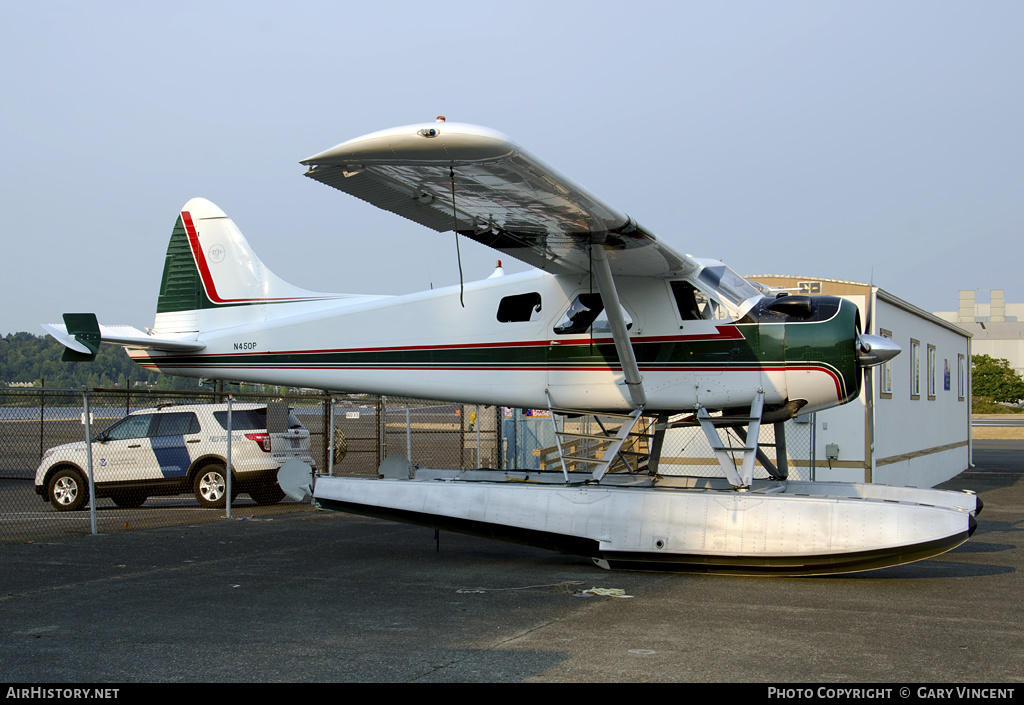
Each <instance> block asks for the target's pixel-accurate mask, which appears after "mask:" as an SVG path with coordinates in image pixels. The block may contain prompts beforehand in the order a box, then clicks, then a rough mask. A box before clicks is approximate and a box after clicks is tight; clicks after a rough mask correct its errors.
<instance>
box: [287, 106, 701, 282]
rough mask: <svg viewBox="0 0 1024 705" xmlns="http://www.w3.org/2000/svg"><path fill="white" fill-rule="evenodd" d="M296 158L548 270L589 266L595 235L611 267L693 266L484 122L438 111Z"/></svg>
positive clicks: (412, 214) (678, 270) (623, 271)
mask: <svg viewBox="0 0 1024 705" xmlns="http://www.w3.org/2000/svg"><path fill="white" fill-rule="evenodd" d="M301 163H302V164H304V165H306V166H308V167H309V171H307V172H306V176H308V177H310V178H312V179H315V180H316V181H319V182H321V183H324V184H327V185H328V186H332V187H334V188H336V189H338V190H340V191H344V192H346V193H349V194H351V195H353V196H356V197H358V198H361V199H363V200H364V201H367V202H369V203H372V204H373V205H375V206H377V207H379V208H382V209H384V210H388V211H391V212H393V213H397V214H398V215H401V216H403V217H405V218H408V219H410V220H413V221H415V222H417V223H420V224H421V225H425V226H427V227H428V228H432V229H433V230H436V231H438V232H443V231H446V230H453V229H454V230H457V231H458V232H459V233H460V234H461V235H464V236H466V237H469V238H471V239H473V240H476V241H477V242H479V243H481V244H484V245H487V246H488V247H492V248H494V249H496V250H499V251H500V252H503V253H504V254H506V255H508V256H509V257H514V258H516V259H519V260H522V261H523V262H526V263H527V264H530V265H532V266H534V267H537V268H538V269H543V270H545V271H548V272H551V273H552V274H583V273H587V272H589V271H592V267H591V259H592V257H593V253H592V250H591V245H594V244H603V245H604V250H605V251H606V253H607V257H608V261H609V265H610V267H611V272H612V274H615V275H625V276H654V277H663V276H668V275H672V274H682V273H687V272H689V271H692V270H693V269H695V268H696V267H697V266H698V265H696V263H695V262H694V261H693V259H692V258H691V257H690V256H689V255H683V254H679V253H677V252H675V251H673V250H672V249H671V248H669V247H666V246H665V245H664V244H662V243H661V242H659V241H658V240H657V239H656V238H655V237H654V235H652V234H651V233H649V232H647V231H646V230H644V229H643V228H642V227H640V226H639V225H638V224H637V223H636V222H634V221H633V220H632V219H631V218H629V217H628V216H626V215H625V214H623V213H621V212H619V211H617V210H616V209H614V208H612V207H610V206H608V205H606V204H605V203H603V202H601V201H600V200H598V199H597V198H595V197H594V196H592V195H590V194H589V193H588V192H587V191H586V190H585V189H583V188H582V187H580V186H579V185H577V184H575V183H573V182H572V181H570V180H569V179H567V178H565V177H564V176H562V175H561V174H559V173H558V172H556V171H554V170H553V169H551V168H550V167H548V166H547V165H545V164H544V163H543V162H541V161H540V160H538V159H536V158H535V157H533V156H532V155H530V154H529V153H527V152H526V151H525V150H523V149H522V148H521V147H519V146H518V145H517V144H515V143H514V142H512V141H511V140H510V139H509V138H508V137H507V136H505V135H503V134H501V133H500V132H496V131H494V130H491V129H488V128H485V127H479V126H477V125H468V124H460V123H449V122H444V121H442V120H440V119H439V120H438V122H434V123H426V124H420V125H408V126H405V127H396V128H392V129H389V130H382V131H380V132H374V133H371V134H369V135H365V136H363V137H358V138H356V139H353V140H349V141H347V142H343V143H341V144H339V145H337V146H335V147H332V148H331V149H328V150H327V151H325V152H321V153H320V154H317V155H315V156H312V157H309V158H308V159H304V160H302V162H301ZM453 196H454V199H453ZM453 200H454V203H453Z"/></svg>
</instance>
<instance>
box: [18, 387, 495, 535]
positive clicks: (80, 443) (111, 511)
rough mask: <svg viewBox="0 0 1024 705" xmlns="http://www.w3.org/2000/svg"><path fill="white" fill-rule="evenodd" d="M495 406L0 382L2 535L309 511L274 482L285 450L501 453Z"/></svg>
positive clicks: (356, 470) (342, 464) (348, 468)
mask: <svg viewBox="0 0 1024 705" xmlns="http://www.w3.org/2000/svg"><path fill="white" fill-rule="evenodd" d="M497 418H498V416H497V413H496V411H495V409H494V408H493V407H490V408H485V407H477V406H473V405H461V404H451V403H446V402H426V401H422V400H412V399H398V398H394V397H379V396H371V395H358V396H339V395H328V394H309V395H289V396H284V397H282V396H273V397H272V396H267V395H258V394H243V393H235V392H233V393H231V394H230V395H228V394H215V393H195V394H191V393H189V394H184V393H175V392H152V391H137V390H132V391H126V390H73V389H38V388H35V389H8V390H0V541H26V540H36V539H39V538H45V537H50V536H57V535H61V534H66V533H71V534H75V533H79V534H80V533H89V532H92V533H98V532H105V531H115V530H122V529H130V528H145V527H155V526H164V525H171V524H181V523H196V522H202V521H211V520H218V519H223V518H264V517H267V516H270V515H273V514H277V513H282V512H296V511H308V510H309V509H310V505H309V504H308V503H299V502H294V501H293V500H291V499H289V498H287V497H285V496H284V495H283V493H282V492H281V491H280V488H279V487H278V486H277V483H276V474H277V470H278V468H279V467H280V466H281V465H282V464H283V463H284V462H285V461H287V460H288V459H289V458H292V457H296V458H299V459H301V460H303V461H304V462H307V463H309V464H312V465H314V466H315V467H316V469H317V471H318V472H320V473H331V474H334V475H339V476H343V475H353V476H376V474H377V468H378V467H379V466H380V464H381V462H382V461H383V459H384V458H385V457H387V456H389V455H402V456H404V457H409V458H410V459H411V460H412V461H413V462H414V463H415V464H417V465H421V466H426V465H429V466H430V467H437V468H465V467H481V466H487V467H500V463H501V452H500V450H499V449H500V448H501V440H500V436H499V434H500V430H501V429H500V426H499V424H498V423H497ZM332 420H333V433H332V431H331V425H332V424H331V422H332ZM229 428H230V429H231V432H230V434H229V432H228V429H229ZM87 438H90V439H91V440H92V442H91V443H86V442H85V441H86V439H87ZM332 444H333V446H332ZM229 454H230V458H231V462H230V465H231V467H232V468H233V472H232V473H231V474H230V476H229V475H228V473H227V472H226V468H227V466H228V457H229ZM90 468H91V472H90ZM229 493H230V496H231V497H232V501H231V502H230V503H227V500H226V497H227V496H228V494H229ZM90 498H95V501H90Z"/></svg>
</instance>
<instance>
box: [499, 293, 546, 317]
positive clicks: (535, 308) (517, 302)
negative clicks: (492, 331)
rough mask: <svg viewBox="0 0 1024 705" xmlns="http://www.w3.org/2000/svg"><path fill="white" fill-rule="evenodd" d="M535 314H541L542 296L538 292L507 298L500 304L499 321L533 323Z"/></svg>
mask: <svg viewBox="0 0 1024 705" xmlns="http://www.w3.org/2000/svg"><path fill="white" fill-rule="evenodd" d="M535 313H540V294H538V293H537V292H536V291H533V292H530V293H529V294H516V295H515V296H506V297H505V298H503V299H502V300H501V303H499V304H498V320H499V321H500V322H501V323H519V322H523V321H531V320H533V315H534V314H535Z"/></svg>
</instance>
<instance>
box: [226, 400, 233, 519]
mask: <svg viewBox="0 0 1024 705" xmlns="http://www.w3.org/2000/svg"><path fill="white" fill-rule="evenodd" d="M227 465H228V467H227V472H226V473H225V477H224V492H225V495H224V507H225V508H226V509H227V518H228V519H230V518H231V395H230V394H228V459H227Z"/></svg>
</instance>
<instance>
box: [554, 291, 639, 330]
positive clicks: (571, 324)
mask: <svg viewBox="0 0 1024 705" xmlns="http://www.w3.org/2000/svg"><path fill="white" fill-rule="evenodd" d="M619 308H622V307H621V306H620V307H619ZM622 317H623V318H624V319H625V321H626V330H629V329H630V328H632V327H633V319H632V318H631V317H630V315H629V313H628V312H627V311H626V309H624V308H622ZM554 330H555V333H557V334H558V335H571V334H573V333H586V332H587V331H590V332H591V333H611V331H612V329H611V325H610V324H609V323H608V314H607V313H605V310H604V303H603V302H602V301H601V295H600V294H580V295H579V296H577V297H576V298H575V300H573V302H572V305H571V306H569V310H568V311H566V312H565V313H564V314H563V315H562V317H561V318H560V319H558V323H556V324H555V329H554Z"/></svg>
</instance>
